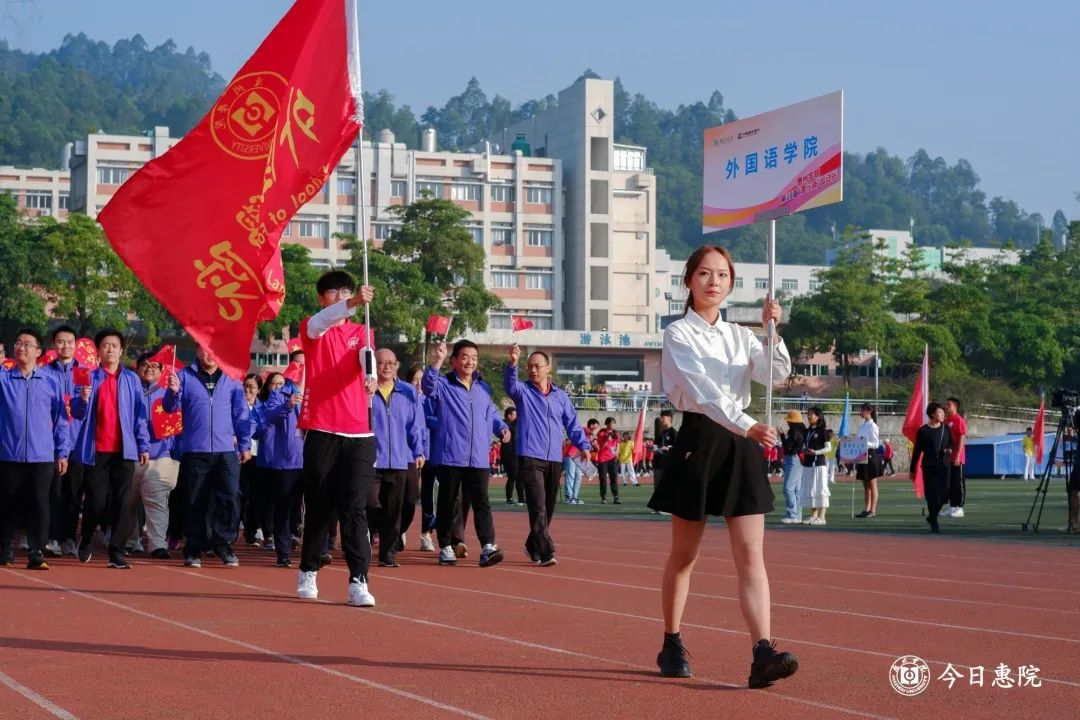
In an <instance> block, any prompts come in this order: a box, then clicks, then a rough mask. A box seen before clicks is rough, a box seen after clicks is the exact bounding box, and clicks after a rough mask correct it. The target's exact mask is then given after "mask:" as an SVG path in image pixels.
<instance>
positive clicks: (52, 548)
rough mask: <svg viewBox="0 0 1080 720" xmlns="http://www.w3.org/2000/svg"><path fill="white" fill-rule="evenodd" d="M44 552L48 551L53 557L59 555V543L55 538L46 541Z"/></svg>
mask: <svg viewBox="0 0 1080 720" xmlns="http://www.w3.org/2000/svg"><path fill="white" fill-rule="evenodd" d="M45 552H47V553H49V554H51V555H53V556H55V557H60V554H61V550H60V543H58V542H57V541H55V540H50V541H49V542H47V543H46V544H45Z"/></svg>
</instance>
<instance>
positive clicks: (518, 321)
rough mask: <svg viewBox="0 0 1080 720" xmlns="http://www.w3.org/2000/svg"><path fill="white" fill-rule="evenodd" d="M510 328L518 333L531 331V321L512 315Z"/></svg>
mask: <svg viewBox="0 0 1080 720" xmlns="http://www.w3.org/2000/svg"><path fill="white" fill-rule="evenodd" d="M511 327H513V329H514V332H520V331H521V330H531V329H532V328H533V321H532V320H526V319H525V318H523V317H522V316H520V315H512V316H511Z"/></svg>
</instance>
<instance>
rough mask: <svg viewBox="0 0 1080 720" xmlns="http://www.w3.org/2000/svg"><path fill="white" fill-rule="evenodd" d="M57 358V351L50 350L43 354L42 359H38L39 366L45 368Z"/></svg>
mask: <svg viewBox="0 0 1080 720" xmlns="http://www.w3.org/2000/svg"><path fill="white" fill-rule="evenodd" d="M56 358H57V354H56V351H55V350H48V351H46V352H44V353H42V354H41V356H40V357H38V359H37V364H38V365H39V366H41V367H44V366H46V365H48V364H49V363H51V362H52V361H53V360H55V359H56Z"/></svg>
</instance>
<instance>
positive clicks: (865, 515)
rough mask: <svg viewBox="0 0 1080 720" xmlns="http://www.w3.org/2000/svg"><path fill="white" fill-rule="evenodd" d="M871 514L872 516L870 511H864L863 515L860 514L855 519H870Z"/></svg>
mask: <svg viewBox="0 0 1080 720" xmlns="http://www.w3.org/2000/svg"><path fill="white" fill-rule="evenodd" d="M870 514H871V513H870V511H869V510H863V511H862V512H861V513H859V514H858V515H856V516H855V517H857V518H864V517H870Z"/></svg>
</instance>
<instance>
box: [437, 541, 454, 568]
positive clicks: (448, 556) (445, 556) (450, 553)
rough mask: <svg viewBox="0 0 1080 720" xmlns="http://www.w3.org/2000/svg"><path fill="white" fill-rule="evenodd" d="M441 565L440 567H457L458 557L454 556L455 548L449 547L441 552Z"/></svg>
mask: <svg viewBox="0 0 1080 720" xmlns="http://www.w3.org/2000/svg"><path fill="white" fill-rule="evenodd" d="M439 564H440V565H457V555H455V554H454V548H453V547H452V546H450V545H447V546H446V547H444V548H443V549H442V550H440V551H439Z"/></svg>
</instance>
